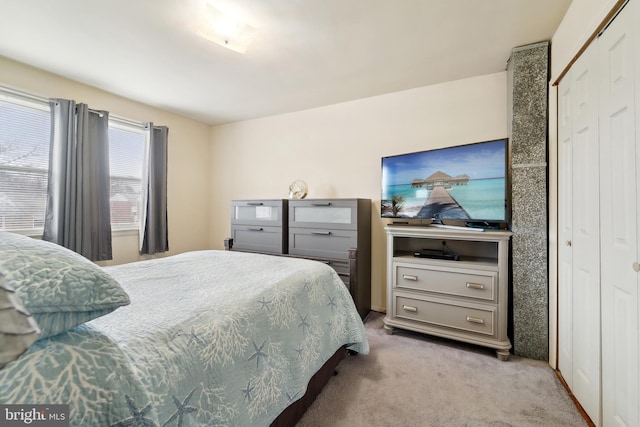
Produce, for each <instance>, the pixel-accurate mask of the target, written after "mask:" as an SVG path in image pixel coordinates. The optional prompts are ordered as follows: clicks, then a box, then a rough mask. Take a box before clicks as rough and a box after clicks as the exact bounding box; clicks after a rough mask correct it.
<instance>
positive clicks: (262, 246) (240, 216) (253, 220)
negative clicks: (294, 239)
mask: <svg viewBox="0 0 640 427" xmlns="http://www.w3.org/2000/svg"><path fill="white" fill-rule="evenodd" d="M288 213H289V211H288V208H287V200H286V199H275V200H274V199H271V200H267V199H265V200H233V201H232V202H231V238H232V239H233V248H234V249H236V250H240V251H251V252H261V253H269V254H286V253H287V224H288V223H287V215H288Z"/></svg>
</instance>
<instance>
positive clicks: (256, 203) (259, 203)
mask: <svg viewBox="0 0 640 427" xmlns="http://www.w3.org/2000/svg"><path fill="white" fill-rule="evenodd" d="M247 205H248V206H262V205H264V203H262V202H247Z"/></svg>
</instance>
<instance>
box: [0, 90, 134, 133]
mask: <svg viewBox="0 0 640 427" xmlns="http://www.w3.org/2000/svg"><path fill="white" fill-rule="evenodd" d="M0 92H4V93H6V94H8V95H11V96H15V97H18V98H22V99H24V100H26V101H32V102H38V103H43V104H47V105H48V104H49V98H45V97H44V96H39V95H33V94H30V93H28V92H23V91H21V90H18V89H13V88H10V87H7V86H4V85H0ZM89 111H90V112H92V113H100V111H99V110H93V109H91V108H90V109H89ZM109 120H113V121H114V122H115V123H118V124H122V125H127V126H133V127H138V128H140V129H144V123H143V122H138V121H135V120H131V119H125V118H124V117H119V116H115V115H112V114H111V113H109Z"/></svg>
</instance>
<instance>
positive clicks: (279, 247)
mask: <svg viewBox="0 0 640 427" xmlns="http://www.w3.org/2000/svg"><path fill="white" fill-rule="evenodd" d="M231 236H232V237H233V249H237V250H245V251H254V252H267V253H275V254H286V253H287V242H286V239H285V238H284V235H283V233H282V227H265V226H255V225H233V226H231Z"/></svg>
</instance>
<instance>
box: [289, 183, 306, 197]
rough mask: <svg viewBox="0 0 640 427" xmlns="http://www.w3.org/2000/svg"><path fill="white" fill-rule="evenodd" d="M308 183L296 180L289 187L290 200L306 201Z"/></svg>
mask: <svg viewBox="0 0 640 427" xmlns="http://www.w3.org/2000/svg"><path fill="white" fill-rule="evenodd" d="M307 191H309V189H308V187H307V183H306V182H304V181H303V180H301V179H296V180H295V181H293V182H292V183H291V185H289V198H290V199H304V198H305V197H307Z"/></svg>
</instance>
